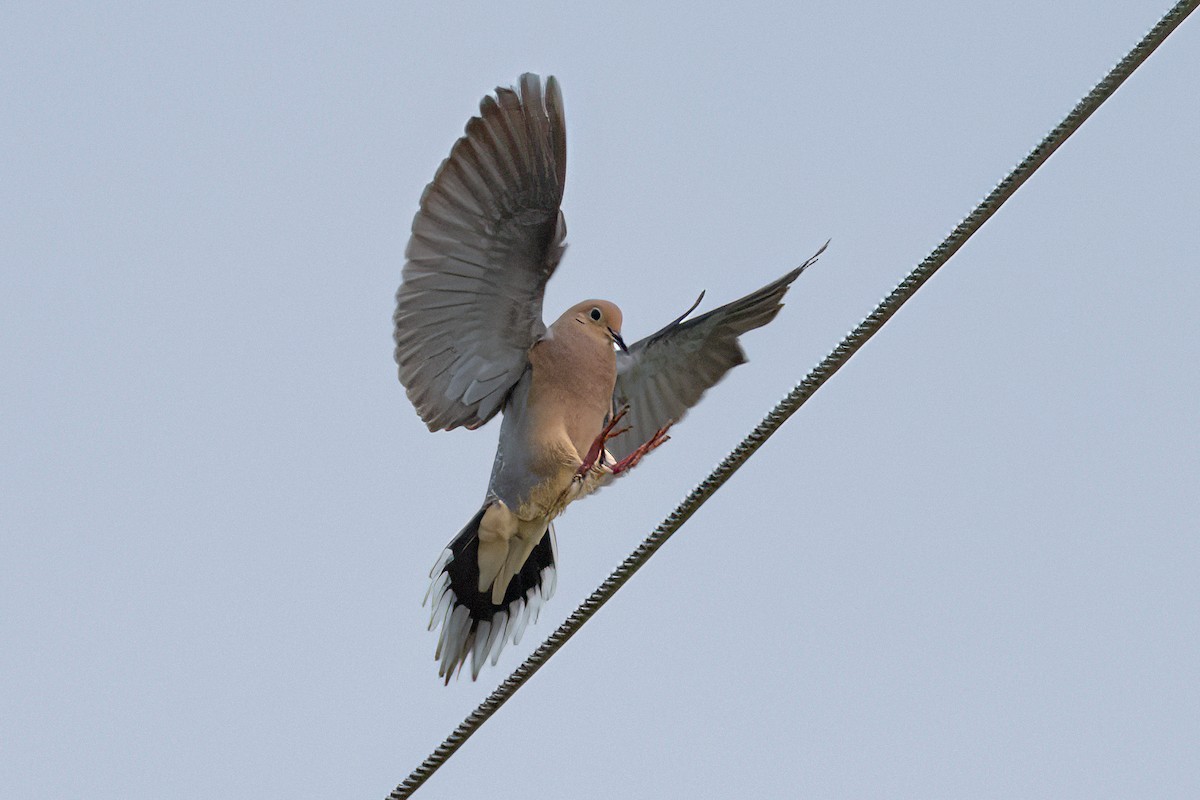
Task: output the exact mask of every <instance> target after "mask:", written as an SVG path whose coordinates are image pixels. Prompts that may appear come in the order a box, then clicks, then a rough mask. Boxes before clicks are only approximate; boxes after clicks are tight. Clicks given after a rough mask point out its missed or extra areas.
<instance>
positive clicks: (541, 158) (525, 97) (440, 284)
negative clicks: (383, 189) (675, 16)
mask: <svg viewBox="0 0 1200 800" xmlns="http://www.w3.org/2000/svg"><path fill="white" fill-rule="evenodd" d="M566 165H567V145H566V129H565V127H564V121H563V102H562V94H561V92H560V90H559V86H558V82H557V81H556V80H555V79H554V78H553V77H551V78H548V79H547V80H546V81H545V83H544V84H543V83H542V80H541V78H539V77H538V76H537V75H533V74H525V75H522V76H521V77H520V79H519V80H518V85H517V86H516V87H513V88H511V89H509V88H497V89H496V94H495V96H494V97H493V96H487V97H485V98H483V101H482V102H481V103H480V109H479V116H477V117H472V118H471V120H470V121H469V122H467V127H466V132H465V135H464V136H463V137H462V138H460V139H459V140H458V141H457V142H456V143H455V144H454V146H453V148H451V150H450V156H449V157H448V158H447V159H446V160H445V161H443V162H442V165H441V167H440V168H439V169H438V171H437V173H436V174H435V176H434V179H433V182H432V183H430V184H429V186H428V187H426V189H425V192H424V194H423V195H422V196H421V202H420V208H419V210H418V211H417V215H416V217H415V218H414V219H413V224H412V237H411V238H410V240H409V243H408V248H407V249H406V251H405V255H406V258H407V261H406V263H405V265H404V269H403V273H402V280H401V284H400V288H399V290H398V291H397V293H396V313H395V316H394V322H395V331H394V336H395V341H396V363H397V364H398V365H399V373H400V382H401V383H402V384H403V385H404V388H405V390H406V392H407V394H408V398H409V400H411V401H412V404H413V406H415V408H416V411H417V414H418V415H420V417H421V419H422V420H423V421H424V422H425V424H426V425H427V426H428V428H429V429H430V430H431V431H439V430H451V429H453V428H457V427H460V426H461V427H465V428H468V429H474V428H478V427H480V426H482V425H484V424H485V423H487V422H488V420H490V419H491V418H492V417H494V416H496V414H497V413H501V414H502V415H503V421H502V423H501V426H500V439H499V443H498V446H497V448H496V457H495V461H494V462H493V466H492V474H491V479H490V480H489V482H488V487H487V492H486V494H485V496H484V498H483V503H482V504H481V505H480V507H479V508H478V510H476V511H475V514H474V516H472V517H471V519H470V521H469V522H467V524H466V526H465V527H464V528H463V529H462V531H461V532H459V534H458V535H457V536H455V537H454V539H453V540H452V541H451V542H450V544H449V545H447V547H446V548H445V549H444V550H443V552H442V554H441V557H440V558H439V559H438V560H437V563H436V564H435V565H434V567H433V570H432V572H431V573H430V577H431V578H432V583H431V584H430V587H429V592H428V594H427V595H426V602H427V603H432V608H433V610H432V614H431V616H430V623H429V627H430V629H431V630H433V629H435V628H437V627H438V626H439V625H440V627H441V634H440V636H439V638H438V644H437V651H436V654H435V656H434V657H435V659H437V660H438V661H439V662H440V666H439V670H438V674H439V675H440V676H441V677H443V678H444V679H445V681H446V683H449V682H450V678H451V677H452V676H453V675H454V674H455V673H456V672H457V671H461V669H462V666H463V665H464V664H465V662H466V661H467V660H468V657H469V658H470V660H471V677H472V679H474V678H477V677H478V676H479V671H480V669H481V668H482V667H483V665H484V663H486V661H487V660H488V659H489V658H490V659H491V661H492V663H493V664H495V663H496V661H497V659H498V658H499V656H500V652H501V650H502V649H503V647H504V646H505V644H506V643H507V642H509V641H512V642H513V643H514V644H516V643H518V642H519V641H520V639H521V635H522V633H523V632H524V630H525V627H526V625H527V624H528V623H529V622H530V620H531V619H532V620H533V621H535V622H536V620H537V616H538V612H539V610H540V609H541V607H542V604H543V603H544V602H545V601H546V600H548V599H549V598H550V596H551V595H553V593H554V587H555V583H556V562H557V552H558V545H557V542H556V540H555V535H554V528H553V526H552V525H551V523H552V521H553V520H554V518H555V517H557V516H558V515H559V514H561V513H562V512H563V510H564V509H565V508H566V507H567V505H568V504H570V503H571V502H572V501H574V500H577V499H579V498H581V497H583V496H585V495H587V494H590V493H591V492H594V491H596V490H597V489H599V488H601V487H602V486H604V485H607V484H608V483H610V482H611V481H612V480H613V479H614V478H616V477H617V476H620V475H622V474H624V473H626V472H628V470H629V469H631V468H632V467H633V466H635V465H636V464H637V463H638V461H639V460H640V459H641V458H642V457H643V456H645V455H646V454H647V453H648V452H650V451H652V450H654V449H655V448H657V447H658V446H659V445H661V444H662V443H663V442H665V441H666V440H667V438H668V435H667V429H668V428H669V427H670V426H671V425H672V424H673V422H675V421H677V420H679V419H680V418H681V417H682V416H683V415H684V413H686V411H687V409H688V408H690V407H691V406H693V405H695V404H696V403H697V402H698V401H699V400H700V397H701V396H702V395H703V394H704V392H705V391H706V390H708V389H709V388H710V387H712V386H713V385H714V384H716V383H717V381H719V380H720V379H721V378H722V377H723V376H724V375H725V373H726V372H728V371H729V370H730V369H731V368H733V367H735V366H737V365H738V364H741V363H743V362H745V360H746V356H745V353H744V352H743V351H742V348H741V346H740V345H739V344H738V336H740V335H741V334H743V333H745V332H746V331H749V330H752V329H754V328H757V327H760V326H762V325H765V324H767V323H768V322H770V321H771V320H772V319H774V318H775V315H776V314H778V313H779V309H780V308H781V307H782V304H781V300H782V298H783V295H784V294H785V293H786V292H787V290H788V287H789V286H790V285H791V283H792V281H794V280H795V279H796V278H797V276H799V275H800V273H801V272H803V271H804V269H805V268H807V267H808V266H810V265H811V264H812V263H814V262H815V261H816V259H817V257H818V256H819V255H820V252H818V253H817V255H815V256H813V257H812V258H811V259H809V260H808V261H806V262H805V263H804V264H802V265H801V266H799V267H797V268H795V269H793V270H791V271H790V272H788V273H787V274H786V275H784V276H783V277H781V278H779V279H778V280H776V281H774V282H772V283H769V284H767V285H766V286H764V287H763V288H761V289H759V290H758V291H756V292H753V293H751V294H749V295H747V296H745V297H743V298H741V299H740V300H735V301H734V302H732V303H729V304H728V305H725V306H722V307H720V308H718V309H716V310H714V311H710V312H708V313H706V314H703V315H701V316H699V317H696V318H694V319H687V317H688V315H689V314H690V313H691V312H692V311H693V310H695V308H696V306H697V305H699V303H700V299H702V298H703V296H704V295H703V293H701V296H700V298H699V299H697V301H696V303H695V304H693V305H692V307H691V308H690V309H688V311H687V312H685V313H684V314H683V315H681V316H680V317H679V318H677V319H675V320H674V321H672V322H671V323H670V324H668V325H667V326H666V327H664V328H662V329H661V330H659V331H658V332H657V333H654V334H652V335H651V336H648V337H646V338H645V339H642V340H641V341H638V342H636V343H634V344H632V345H629V346H628V347H627V346H626V344H625V341H624V339H623V338H622V337H621V324H622V319H621V311H620V309H619V308H618V307H617V306H616V305H614V304H613V303H612V302H610V301H607V300H585V301H583V302H581V303H577V304H575V305H574V306H572V307H571V308H569V309H567V310H566V311H565V312H563V314H562V315H561V316H560V317H559V318H558V319H557V320H555V321H554V322H553V323H551V324H550V325H549V327H547V326H546V325H545V323H544V322H543V321H542V297H543V294H544V291H545V288H546V282H547V281H548V280H549V279H550V276H551V275H552V274H554V270H555V268H556V267H557V266H558V263H559V260H560V259H561V258H562V255H563V251H564V250H565V247H566V246H565V238H566V224H565V222H564V220H563V214H562V211H561V209H560V207H559V206H560V204H561V202H562V196H563V184H564V181H565V179H566ZM822 249H824V248H822Z"/></svg>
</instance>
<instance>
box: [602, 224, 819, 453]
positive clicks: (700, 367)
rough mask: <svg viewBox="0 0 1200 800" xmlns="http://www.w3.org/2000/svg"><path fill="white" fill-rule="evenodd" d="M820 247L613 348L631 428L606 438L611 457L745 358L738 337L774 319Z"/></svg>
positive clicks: (618, 396)
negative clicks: (745, 288) (729, 298)
mask: <svg viewBox="0 0 1200 800" xmlns="http://www.w3.org/2000/svg"><path fill="white" fill-rule="evenodd" d="M824 249H825V248H824V247H822V248H821V250H819V251H818V252H817V253H816V255H814V256H813V257H812V258H810V259H809V260H808V261H806V262H804V263H803V264H801V265H800V266H799V267H797V268H796V269H794V270H792V271H791V272H789V273H787V274H786V275H784V276H783V277H781V278H780V279H779V280H777V281H774V282H772V283H769V284H767V285H766V286H764V287H762V288H761V289H759V290H758V291H757V292H752V293H750V294H748V295H746V296H745V297H743V298H741V299H740V300H734V301H733V302H732V303H729V304H727V305H723V306H721V307H720V308H718V309H715V310H713V311H709V312H708V313H707V314H702V315H701V316H699V317H696V318H695V319H690V320H687V321H684V320H683V318H682V317H681V318H680V319H677V320H675V321H674V322H672V323H671V324H669V325H667V326H666V327H665V328H663V329H662V330H660V331H658V332H657V333H654V334H652V335H650V336H647V337H646V338H645V339H642V340H641V341H639V342H636V343H635V344H633V345H632V346H631V347H630V348H629V353H628V354H626V353H617V385H616V389H615V390H614V392H613V405H614V407H615V408H620V407H621V406H624V405H628V406H629V412H628V414H627V416H626V417H625V419H624V420H622V423H623V424H625V425H628V426H629V428H630V430H629V431H628V432H626V433H623V434H621V435H620V436H617V437H615V438H613V439H611V440H610V441H609V446H608V449H609V451H610V452H611V453H612V454H613V456H614V457H616V458H618V459H620V458H624V457H625V456H626V455H628V454H629V453H630V452H631V451H632V450H633V449H634V448H636V447H637V446H638V445H640V444H641V443H642V442H644V441H646V440H647V439H649V438H650V437H651V436H652V435H653V434H654V432H655V431H656V430H658V429H659V428H661V427H662V426H664V425H666V424H667V423H668V422H678V421H679V420H680V419H681V418H682V417H683V415H684V414H686V413H687V410H688V409H689V408H691V407H692V406H694V405H696V403H698V402H699V401H700V398H701V397H702V396H703V395H704V393H705V392H706V391H708V389H710V388H712V386H714V385H715V384H716V383H717V381H719V380H721V378H723V377H724V376H725V373H727V372H728V371H729V370H731V369H733V368H734V367H736V366H737V365H738V364H742V363H745V361H746V354H745V352H744V351H743V350H742V346H741V345H740V344H739V343H738V337H739V336H741V335H742V334H743V333H745V332H746V331H750V330H754V329H755V328H759V327H762V326H763V325H766V324H767V323H768V322H770V321H771V320H773V319H775V315H776V314H778V313H779V309H781V308H782V307H783V304H782V300H783V296H784V294H786V293H787V290H788V287H789V286H791V284H792V281H794V280H796V278H798V277H799V276H800V273H801V272H803V271H804V270H805V269H807V268H808V267H809V266H811V265H812V264H814V263H815V262H816V260H817V258H818V257H819V256H820V255H821V253H822V252H823V251H824ZM686 316H687V315H686V314H685V315H684V317H686Z"/></svg>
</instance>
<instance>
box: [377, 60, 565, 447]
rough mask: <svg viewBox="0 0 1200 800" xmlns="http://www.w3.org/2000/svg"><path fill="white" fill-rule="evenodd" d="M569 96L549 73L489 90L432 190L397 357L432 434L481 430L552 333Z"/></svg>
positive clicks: (402, 303) (405, 288) (398, 320)
mask: <svg viewBox="0 0 1200 800" xmlns="http://www.w3.org/2000/svg"><path fill="white" fill-rule="evenodd" d="M562 107H563V106H562V95H561V93H560V91H559V88H558V83H557V82H556V81H555V80H554V78H552V77H551V78H548V79H547V81H546V85H545V90H544V91H543V88H542V82H541V79H540V78H539V77H538V76H537V75H532V74H528V73H527V74H525V75H522V76H521V78H520V81H519V85H518V87H517V88H515V89H505V88H498V89H497V90H496V96H495V97H494V98H493V97H490V96H489V97H485V98H484V99H483V102H481V103H480V106H479V116H478V117H472V118H471V121H470V122H468V123H467V128H466V135H464V136H463V137H462V138H461V139H459V140H458V141H457V142H456V143H455V144H454V147H453V149H451V151H450V157H449V158H447V159H446V160H445V161H444V162H442V165H441V167H440V168H438V171H437V174H436V175H435V176H434V179H433V183H431V184H429V186H428V187H427V188H426V189H425V193H424V194H423V195H422V196H421V207H420V210H419V211H418V212H417V215H416V218H415V219H413V224H412V238H411V239H410V240H409V242H408V249H407V250H406V251H405V255H406V256H407V258H408V261H407V263H405V265H404V271H403V279H402V282H401V284H400V289H399V291H397V292H396V313H395V316H394V318H393V319H394V322H395V340H396V363H397V364H398V365H399V368H400V369H399V372H400V382H401V383H402V384H404V388H405V389H406V390H407V392H408V398H409V400H411V401H412V403H413V405H414V406H415V407H416V409H417V413H418V414H419V415H420V416H421V419H422V420H424V421H425V424H426V425H428V426H429V429H430V430H434V431H436V430H442V429H445V430H450V429H451V428H456V427H458V426H460V425H465V426H466V427H468V428H477V427H479V426H480V425H483V424H484V423H485V422H487V421H488V420H489V419H491V418H492V417H493V416H495V414H496V412H497V411H499V410H500V408H501V407H502V406H503V404H504V398H505V397H506V396H507V394H508V391H509V389H510V388H512V386H513V384H515V383H516V382H517V380H518V379H519V378H520V377H521V373H522V372H524V370H525V368H526V366H527V363H528V353H529V348H530V347H532V346H533V344H534V342H536V341H537V340H538V338H539V337H541V335H542V334H543V333H545V330H546V326H545V324H544V323H543V322H542V295H543V292H544V291H545V287H546V281H547V280H549V278H550V275H551V274H553V272H554V268H555V267H556V266H558V262H559V259H560V258H561V257H562V253H563V250H564V248H565V246H564V244H563V239H564V238H565V237H566V224H565V223H564V221H563V217H562V212H561V211H559V204H560V203H561V202H562V195H563V183H564V181H565V179H566V165H567V139H566V129H565V127H564V123H563V111H562Z"/></svg>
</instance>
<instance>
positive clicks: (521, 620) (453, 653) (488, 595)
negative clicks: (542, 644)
mask: <svg viewBox="0 0 1200 800" xmlns="http://www.w3.org/2000/svg"><path fill="white" fill-rule="evenodd" d="M483 512H484V509H480V510H479V512H478V513H477V514H475V516H474V517H472V518H471V521H470V522H468V523H467V524H466V526H465V527H464V528H463V529H462V531H461V532H459V534H458V536H456V537H454V540H453V541H452V542H450V545H449V546H448V547H447V548H446V549H445V550H443V551H442V555H441V557H439V558H438V561H437V564H435V565H434V568H433V570H432V571H431V572H430V578H431V579H432V582H431V583H430V585H429V591H428V592H427V593H426V595H425V602H426V603H428V602H430V601H431V600H432V604H433V612H432V614H431V616H430V619H429V629H430V630H434V629H436V628H437V627H438V626H439V625H440V626H441V629H442V630H441V634H440V635H439V637H438V645H437V651H436V653H435V654H434V658H435V659H437V660H438V661H440V662H441V664H440V665H439V667H438V675H439V676H441V677H442V678H444V679H445V681H446V683H447V684H448V683H450V678H451V677H453V675H454V674H455V672H457V671H461V670H462V666H463V664H465V663H466V661H467V658H468V656H469V657H470V659H471V680H475V679H476V678H477V677H479V671H480V670H481V669H482V668H483V665H484V664H485V663H486V662H487V660H488V659H489V658H490V659H491V661H492V664H495V663H496V662H497V661H498V660H499V658H500V653H501V651H502V650H503V649H504V646H505V644H507V643H508V642H509V641H510V640H511V641H512V643H513V644H514V645H515V644H519V643H520V641H521V635H522V634H523V633H524V632H525V627H526V625H528V623H529V621H530V619H532V620H533V621H534V622H537V617H538V612H539V611H540V610H541V607H542V603H544V602H545V601H546V600H549V599H550V598H551V597H552V596H553V595H554V589H555V585H556V583H557V571H556V570H557V566H556V565H557V562H558V545H557V543H556V542H555V539H554V528H553V526H551V527H548V528H547V529H546V532H545V534H543V535H542V538H541V539H540V540H539V541H538V543H537V544H536V545H535V546H534V548H533V550H532V551H531V552H530V554H529V558H527V559H526V560H525V563H524V564H523V565H521V568H520V569H519V570H518V571H517V572H516V574H515V575H514V576H513V578H512V580H511V581H510V582H509V584H508V588H507V589H506V590H505V592H504V599H503V600H502V602H500V603H494V602H492V591H491V589H490V588H489V589H487V590H486V591H482V592H481V591H479V558H478V556H479V522H480V520H481V519H483Z"/></svg>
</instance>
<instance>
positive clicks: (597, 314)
mask: <svg viewBox="0 0 1200 800" xmlns="http://www.w3.org/2000/svg"><path fill="white" fill-rule="evenodd" d="M588 316H590V317H591V318H592V319H593V320H595V321H596V322H599V321H600V317H601V316H603V315H602V314H601V313H600V309H598V308H593V309H592V310H591V313H589V314H588Z"/></svg>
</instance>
